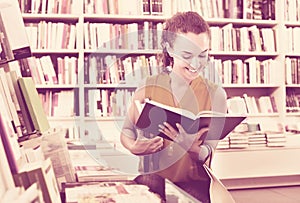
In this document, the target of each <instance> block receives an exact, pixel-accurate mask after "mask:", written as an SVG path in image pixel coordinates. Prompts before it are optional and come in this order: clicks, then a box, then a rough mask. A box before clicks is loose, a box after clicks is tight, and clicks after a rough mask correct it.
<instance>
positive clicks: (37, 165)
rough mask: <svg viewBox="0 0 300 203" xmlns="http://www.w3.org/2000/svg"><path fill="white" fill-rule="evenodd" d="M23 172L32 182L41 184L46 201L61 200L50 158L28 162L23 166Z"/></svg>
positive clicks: (58, 202) (58, 201) (50, 202)
mask: <svg viewBox="0 0 300 203" xmlns="http://www.w3.org/2000/svg"><path fill="white" fill-rule="evenodd" d="M22 172H25V173H26V174H27V177H28V180H29V182H30V183H31V184H33V183H35V182H37V183H38V184H39V186H40V188H41V190H42V193H43V199H44V202H45V203H52V202H57V203H60V202H61V198H60V194H59V190H58V187H57V180H56V177H55V174H54V170H53V166H52V163H51V160H50V159H49V158H48V159H46V160H43V161H38V162H33V163H27V164H26V165H25V166H24V167H23V168H22Z"/></svg>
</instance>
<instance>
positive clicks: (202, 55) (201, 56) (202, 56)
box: [198, 54, 207, 58]
mask: <svg viewBox="0 0 300 203" xmlns="http://www.w3.org/2000/svg"><path fill="white" fill-rule="evenodd" d="M198 57H199V58H206V57H207V55H206V54H201V55H199V56H198Z"/></svg>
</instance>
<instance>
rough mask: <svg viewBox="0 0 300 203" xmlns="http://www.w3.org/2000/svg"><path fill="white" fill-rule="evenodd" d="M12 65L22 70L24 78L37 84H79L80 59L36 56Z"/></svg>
mask: <svg viewBox="0 0 300 203" xmlns="http://www.w3.org/2000/svg"><path fill="white" fill-rule="evenodd" d="M11 65H14V66H16V68H19V69H20V70H21V75H22V76H24V77H32V78H33V80H34V82H35V84H42V85H45V84H60V85H62V84H69V85H76V84H77V83H78V59H77V58H76V57H72V56H71V57H70V56H64V57H57V58H53V59H51V56H50V55H45V56H42V57H40V58H36V57H34V56H31V57H28V58H24V59H21V60H19V61H14V62H12V63H11Z"/></svg>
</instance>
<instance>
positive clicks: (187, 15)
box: [161, 11, 209, 67]
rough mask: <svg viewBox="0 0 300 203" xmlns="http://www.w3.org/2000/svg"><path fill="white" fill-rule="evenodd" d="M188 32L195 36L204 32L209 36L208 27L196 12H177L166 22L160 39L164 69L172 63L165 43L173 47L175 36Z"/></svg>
mask: <svg viewBox="0 0 300 203" xmlns="http://www.w3.org/2000/svg"><path fill="white" fill-rule="evenodd" d="M188 32H192V33H195V34H200V33H204V32H206V33H207V34H208V35H209V25H208V24H207V22H206V21H205V20H204V19H203V18H202V17H201V16H200V15H199V14H198V13H197V12H193V11H187V12H178V13H176V14H175V15H174V16H172V17H171V18H170V19H168V20H166V22H165V24H164V29H163V31H162V39H161V46H162V48H163V64H164V67H167V66H171V65H172V63H173V58H172V57H171V56H170V55H169V54H168V52H167V50H166V43H168V44H169V45H170V46H171V47H173V43H174V41H175V39H176V34H177V33H188Z"/></svg>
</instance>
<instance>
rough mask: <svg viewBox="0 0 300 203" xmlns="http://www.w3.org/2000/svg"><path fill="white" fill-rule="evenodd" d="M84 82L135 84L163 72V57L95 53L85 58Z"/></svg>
mask: <svg viewBox="0 0 300 203" xmlns="http://www.w3.org/2000/svg"><path fill="white" fill-rule="evenodd" d="M84 62H85V63H84V64H85V65H84V83H86V84H121V83H125V84H133V85H137V82H138V81H141V80H142V79H143V78H145V77H147V76H150V75H155V74H157V73H159V72H161V66H160V64H161V59H160V58H159V57H157V56H149V57H148V56H145V55H140V56H135V57H131V56H128V57H126V56H125V57H124V58H119V57H118V56H116V55H107V56H101V55H94V54H91V55H90V56H86V57H85V58H84Z"/></svg>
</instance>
